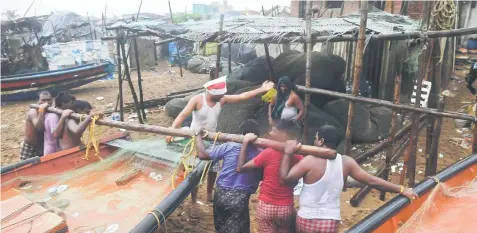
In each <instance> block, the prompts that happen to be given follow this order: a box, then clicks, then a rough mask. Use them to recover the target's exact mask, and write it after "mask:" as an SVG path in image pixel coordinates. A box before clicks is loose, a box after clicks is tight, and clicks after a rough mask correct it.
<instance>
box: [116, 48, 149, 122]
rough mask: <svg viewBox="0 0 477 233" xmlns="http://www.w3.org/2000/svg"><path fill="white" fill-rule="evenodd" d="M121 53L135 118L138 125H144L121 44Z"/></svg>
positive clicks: (124, 50) (124, 51)
mask: <svg viewBox="0 0 477 233" xmlns="http://www.w3.org/2000/svg"><path fill="white" fill-rule="evenodd" d="M121 51H122V53H123V62H124V73H125V76H126V79H127V81H128V84H129V89H131V94H132V96H133V100H134V105H135V106H136V112H137V116H138V119H139V123H141V124H144V121H143V118H142V114H141V113H142V112H141V108H140V106H139V101H138V100H137V95H136V91H135V90H134V85H133V83H132V81H131V74H130V73H129V66H128V60H127V58H126V49H125V48H124V44H123V43H121Z"/></svg>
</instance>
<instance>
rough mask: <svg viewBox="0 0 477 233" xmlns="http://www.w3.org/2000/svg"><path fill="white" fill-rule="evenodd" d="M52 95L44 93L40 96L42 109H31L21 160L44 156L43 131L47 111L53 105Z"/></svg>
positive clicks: (28, 115) (26, 125)
mask: <svg viewBox="0 0 477 233" xmlns="http://www.w3.org/2000/svg"><path fill="white" fill-rule="evenodd" d="M51 99H52V98H51V94H50V92H48V91H42V92H41V93H40V94H39V99H38V104H39V105H40V108H39V109H38V110H36V109H30V110H29V111H28V113H27V117H26V123H25V137H24V139H23V145H22V148H21V150H20V159H21V160H25V159H29V158H33V157H35V156H38V157H40V156H43V129H44V123H45V110H46V108H47V107H48V106H50V105H51Z"/></svg>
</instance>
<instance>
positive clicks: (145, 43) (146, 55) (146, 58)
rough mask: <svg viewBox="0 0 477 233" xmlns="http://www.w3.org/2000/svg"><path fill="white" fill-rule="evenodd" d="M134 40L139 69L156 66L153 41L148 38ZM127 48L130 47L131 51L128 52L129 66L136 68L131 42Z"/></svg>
mask: <svg viewBox="0 0 477 233" xmlns="http://www.w3.org/2000/svg"><path fill="white" fill-rule="evenodd" d="M136 40H137V49H138V52H139V62H140V63H139V65H140V66H141V68H145V67H154V66H156V59H155V57H154V55H155V54H154V49H156V46H155V45H154V41H155V40H154V39H148V38H136ZM129 46H131V51H130V52H129V63H130V64H131V68H137V65H136V59H135V52H134V44H133V43H132V40H131V43H130V44H129Z"/></svg>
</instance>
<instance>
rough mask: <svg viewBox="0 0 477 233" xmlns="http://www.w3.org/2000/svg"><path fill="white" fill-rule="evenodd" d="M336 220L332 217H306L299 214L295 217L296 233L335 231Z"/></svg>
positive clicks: (326, 232)
mask: <svg viewBox="0 0 477 233" xmlns="http://www.w3.org/2000/svg"><path fill="white" fill-rule="evenodd" d="M339 222H340V221H338V220H334V219H306V218H302V217H300V216H297V217H296V232H297V233H337V232H338V226H339Z"/></svg>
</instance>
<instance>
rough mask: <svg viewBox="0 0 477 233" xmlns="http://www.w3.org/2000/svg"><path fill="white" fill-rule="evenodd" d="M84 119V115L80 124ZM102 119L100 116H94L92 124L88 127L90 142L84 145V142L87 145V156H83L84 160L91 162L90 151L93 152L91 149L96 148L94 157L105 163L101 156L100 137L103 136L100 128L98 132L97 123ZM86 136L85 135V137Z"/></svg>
mask: <svg viewBox="0 0 477 233" xmlns="http://www.w3.org/2000/svg"><path fill="white" fill-rule="evenodd" d="M83 117H84V115H82V116H81V117H80V122H81V121H82V120H83ZM99 119H100V116H99V115H94V116H92V117H91V122H90V123H89V125H88V141H87V142H86V143H84V142H85V141H84V140H82V141H83V144H85V145H86V152H85V155H84V156H83V159H84V160H89V151H90V150H91V147H93V148H94V155H95V156H98V158H99V159H100V160H101V161H103V158H101V156H100V152H99V137H100V135H101V133H100V130H99V129H100V128H99V127H97V128H98V130H96V121H97V120H99ZM83 136H84V135H83Z"/></svg>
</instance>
